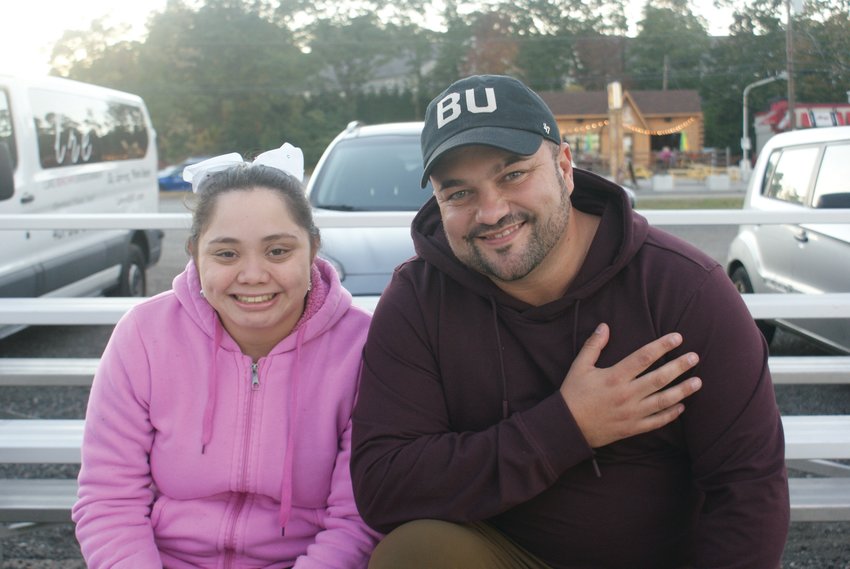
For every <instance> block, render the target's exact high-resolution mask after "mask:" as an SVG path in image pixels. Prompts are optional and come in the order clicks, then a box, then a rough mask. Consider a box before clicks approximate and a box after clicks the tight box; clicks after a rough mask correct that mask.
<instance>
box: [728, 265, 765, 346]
mask: <svg viewBox="0 0 850 569" xmlns="http://www.w3.org/2000/svg"><path fill="white" fill-rule="evenodd" d="M731 278H732V283H733V284H734V285H735V288H736V289H738V292H740V293H741V294H752V292H753V283H752V281H750V275H749V274H748V273H747V269H745V268H744V267H738V268H737V269H735V270H734V271H732V276H731ZM756 326H758V329H759V330H761V333H762V335H763V336H764V339H765V340H766V341H767V343H768V345H770V342H771V340H773V336H774V335H776V326H774V325H773V324H770V323H769V322H766V321H765V320H756Z"/></svg>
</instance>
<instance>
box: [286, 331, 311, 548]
mask: <svg viewBox="0 0 850 569" xmlns="http://www.w3.org/2000/svg"><path fill="white" fill-rule="evenodd" d="M306 328H307V327H306V326H300V327H299V328H298V331H297V333H296V335H295V369H294V371H293V373H292V380H291V383H292V388H291V391H292V395H291V397H290V403H289V414H288V417H287V429H286V450H285V451H284V455H283V477H282V479H281V482H280V535H284V533H285V532H286V524H288V523H289V516H290V514H291V513H292V457H293V454H294V450H295V449H294V447H295V427H296V425H298V420H297V419H298V383H299V379H300V377H301V346H302V344H303V343H304V330H305V329H306Z"/></svg>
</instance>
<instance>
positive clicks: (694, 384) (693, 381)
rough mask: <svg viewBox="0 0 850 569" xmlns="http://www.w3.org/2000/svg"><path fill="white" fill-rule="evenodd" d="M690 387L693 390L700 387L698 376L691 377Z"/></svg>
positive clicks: (700, 382)
mask: <svg viewBox="0 0 850 569" xmlns="http://www.w3.org/2000/svg"><path fill="white" fill-rule="evenodd" d="M691 387H693V388H694V391H696V390H697V389H699V388H700V387H702V380H701V379H700V378H698V377H694V378H692V379H691Z"/></svg>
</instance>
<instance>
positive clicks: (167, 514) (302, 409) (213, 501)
mask: <svg viewBox="0 0 850 569" xmlns="http://www.w3.org/2000/svg"><path fill="white" fill-rule="evenodd" d="M312 272H313V290H312V291H311V292H310V294H309V297H308V301H307V307H306V309H305V312H304V315H303V316H302V317H301V320H300V321H299V322H298V324H297V325H296V327H295V329H294V330H293V332H292V333H291V334H290V335H289V336H287V337H286V338H284V339H283V340H282V341H281V342H280V343H279V344H278V345H277V346H275V347H274V349H272V351H271V352H270V353H269V355H268V356H266V357H264V358H262V359H260V360H259V361H258V362H257V363H256V364H253V363H252V361H251V358H249V357H248V356H246V355H245V354H243V353H242V352H241V351H240V349H239V347H238V346H237V344H236V342H235V341H234V340H233V339H232V338H231V337H230V336H229V335H228V333H227V332H226V331H225V330H224V329H223V328H222V326H221V324H220V322H219V319H218V316H217V314H216V313H215V311H214V310H213V309H212V307H211V306H210V305H209V304H208V303H207V301H206V300H204V298H203V297H202V296H201V294H200V289H201V286H200V281H199V278H198V273H197V270H196V268H195V266H194V264H193V263H192V262H191V261H190V262H189V264H188V266H187V267H186V270H185V271H184V272H183V273H181V274H180V275H178V276H177V277H176V278H175V279H174V283H173V289H172V290H171V291H168V292H164V293H162V294H159V295H157V296H155V297H152V298H150V299H149V300H146V301H144V302H142V303H141V304H139V305H138V306H136V307H135V308H133V309H132V310H130V311H129V312H128V313H127V314H126V315H125V316H124V317H123V318H122V319H121V321H120V322H119V323H118V325H117V326H116V327H115V331H114V332H113V335H112V337H111V339H110V340H109V343H108V345H107V346H106V350H105V351H104V354H103V357H102V358H101V362H100V366H99V368H98V371H97V374H96V375H95V379H94V383H93V385H92V390H91V396H90V398H89V404H88V410H87V412H86V427H85V435H84V439H83V447H82V455H83V456H82V467H81V469H80V476H79V492H78V501H77V503H76V504H75V506H74V508H73V512H72V517H73V520H74V521H75V522H76V524H77V528H76V531H77V538H78V540H79V542H80V546H81V548H82V552H83V556H84V557H85V559H86V562H87V563H88V567H90V568H92V569H96V568H100V567H110V568H120V567H128V568H129V567H132V568H133V569H145V568H160V567H168V568H189V567H192V568H197V567H204V568H227V567H234V568H235V567H240V568H241V567H269V568H271V567H274V568H283V567H296V568H299V569H307V568H325V569H330V568H333V569H345V568H362V567H366V564H367V562H368V559H369V556H370V554H371V552H372V549H373V547H374V546H375V543H376V541H377V539H378V538H379V534H377V533H375V532H374V531H372V530H370V529H369V528H368V527H367V526H366V525H365V524H364V523H363V521H362V520H361V518H360V516H359V514H358V513H357V508H356V507H355V505H354V498H353V495H352V489H351V477H350V474H349V457H350V453H351V412H352V408H353V406H354V400H355V397H356V394H357V377H358V373H359V369H360V362H361V351H362V348H363V343H364V341H365V339H366V332H367V329H368V326H369V318H370V317H369V314H368V313H366V312H364V311H362V310H360V309H358V308H356V307H354V306H352V304H351V295H350V294H349V293H348V291H346V290H345V289H344V288H342V286H341V285H340V282H339V279H338V278H337V276H336V273H335V271H334V270H333V268H332V267H331V266H330V265H329V264H328V263H326V262H325V261H323V260H321V259H317V260H316V262H315V264H314V266H313V271H312Z"/></svg>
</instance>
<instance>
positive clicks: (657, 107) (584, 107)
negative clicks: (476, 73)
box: [540, 89, 702, 116]
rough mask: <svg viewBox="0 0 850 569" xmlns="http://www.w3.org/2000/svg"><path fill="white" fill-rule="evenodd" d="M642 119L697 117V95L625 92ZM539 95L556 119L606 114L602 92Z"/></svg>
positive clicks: (687, 91) (605, 95)
mask: <svg viewBox="0 0 850 569" xmlns="http://www.w3.org/2000/svg"><path fill="white" fill-rule="evenodd" d="M625 95H626V96H628V97H631V99H632V101H633V102H634V104H635V106H636V107H637V108H638V110H639V111H640V113H641V114H642V115H644V116H647V115H677V114H697V113H701V112H702V104H701V102H700V98H699V93H698V92H697V91H695V90H691V89H681V90H672V91H669V90H668V91H660V90H659V91H631V90H629V91H625ZM540 96H541V97H542V98H543V100H544V101H545V102H546V104H547V105H549V108H550V109H552V113H553V114H554V115H556V116H587V115H607V114H608V93H607V92H606V91H570V92H566V91H543V92H541V93H540Z"/></svg>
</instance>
